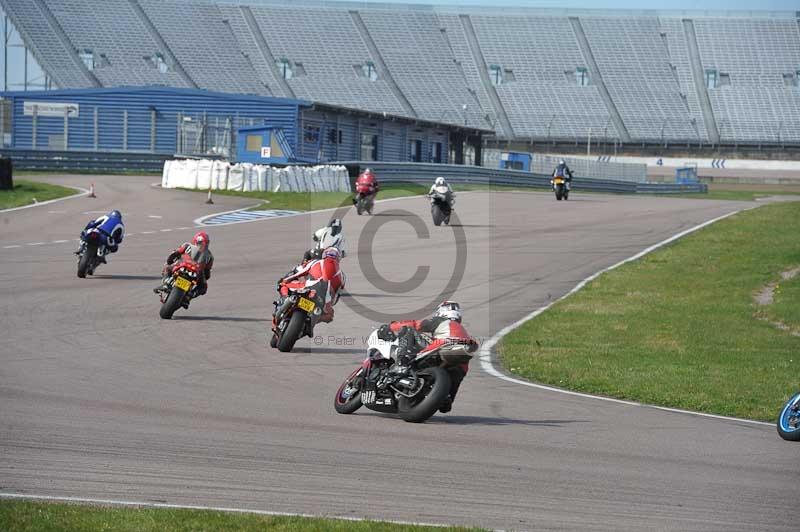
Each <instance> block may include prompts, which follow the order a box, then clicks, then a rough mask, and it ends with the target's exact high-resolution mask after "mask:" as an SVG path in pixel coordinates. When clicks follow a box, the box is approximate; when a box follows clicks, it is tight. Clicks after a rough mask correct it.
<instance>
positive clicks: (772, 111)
mask: <svg viewBox="0 0 800 532" xmlns="http://www.w3.org/2000/svg"><path fill="white" fill-rule="evenodd" d="M0 6H2V8H3V10H4V11H5V12H7V13H8V14H9V16H10V19H11V21H12V23H13V24H14V25H15V27H16V28H17V29H18V30H19V32H20V34H21V35H22V37H23V39H24V40H25V42H26V43H27V44H28V46H29V47H30V49H31V51H32V52H33V55H34V56H35V58H36V59H37V61H38V62H39V63H40V64H41V66H42V67H43V68H44V69H45V70H46V71H47V72H48V74H49V75H50V76H51V78H52V79H53V80H54V82H55V83H56V84H57V85H58V86H59V87H61V88H84V87H91V86H124V85H127V86H139V85H168V86H175V87H187V86H197V87H200V88H205V89H210V90H216V91H224V92H235V93H249V94H261V95H273V96H280V97H297V98H302V99H306V100H311V101H319V102H323V103H327V104H333V105H339V106H344V107H353V108H360V109H366V110H369V111H373V112H385V113H390V114H397V115H407V116H416V117H418V118H423V119H427V120H434V121H442V122H449V123H458V124H463V123H464V122H465V121H466V123H467V124H468V125H470V126H472V127H484V128H494V129H495V130H496V132H497V134H498V136H500V137H510V136H513V137H515V138H518V139H531V138H532V139H537V140H553V141H573V140H574V141H579V140H585V139H586V138H587V137H589V136H591V137H592V138H594V139H597V138H601V139H605V140H609V141H611V140H617V139H620V138H623V137H625V133H626V132H625V131H621V132H618V131H617V128H616V127H615V124H617V125H619V127H620V128H622V129H624V130H627V135H629V137H630V139H631V140H632V141H634V142H648V143H662V142H671V143H675V142H678V143H686V142H691V143H697V142H703V143H708V142H711V141H712V139H714V138H715V137H718V138H719V139H720V140H721V142H723V143H726V144H736V143H751V144H752V143H795V144H797V143H800V87H798V79H797V78H798V75H800V74H798V72H800V25H799V23H798V19H797V18H796V17H795V16H792V14H790V13H763V14H759V13H743V14H730V15H726V16H722V15H713V14H707V13H698V14H697V15H696V16H694V15H691V14H690V13H687V12H680V13H676V14H674V15H673V14H670V13H668V12H658V13H655V12H654V14H653V15H652V16H651V15H647V14H643V13H642V12H637V13H633V14H625V13H619V14H617V13H614V12H610V11H609V12H605V13H602V14H601V13H598V12H592V13H584V12H577V11H576V12H570V11H560V12H544V11H537V10H533V9H515V10H513V11H507V10H505V11H502V12H500V13H497V12H495V11H491V10H488V9H480V8H470V9H464V8H461V9H459V8H445V7H442V8H436V7H434V8H431V7H424V8H419V7H416V6H402V5H399V6H389V5H388V4H379V5H374V6H371V5H369V4H363V5H362V4H353V3H350V4H346V5H344V6H337V5H336V4H335V3H329V4H327V5H320V4H319V3H314V2H302V1H298V2H297V4H296V5H290V6H287V5H285V4H283V5H273V4H272V3H270V2H269V1H268V0H264V1H255V0H203V1H202V2H198V1H192V2H189V1H186V0H0ZM687 17H688V18H687ZM685 19H686V20H688V22H686V23H685V22H684V20H685ZM686 24H689V30H687V26H686ZM584 35H585V39H584V37H583V36H584ZM587 43H588V44H587ZM86 53H90V54H93V57H94V65H93V66H92V67H91V68H89V69H87V68H84V67H83V66H82V64H81V61H82V60H85V59H86V58H85V57H83V58H81V55H84V56H85V55H86ZM155 56H159V57H160V58H163V61H164V64H163V65H161V67H162V68H159V65H158V64H155V63H154V61H153V60H152V58H154V57H155ZM281 59H286V60H288V61H289V62H290V63H291V65H292V67H293V68H294V69H295V72H294V75H293V76H292V77H290V78H289V79H283V77H282V76H281V74H280V72H279V70H278V67H277V66H276V65H275V64H270V63H274V62H275V61H276V60H281ZM368 63H371V64H373V65H375V71H376V74H377V75H376V76H374V77H373V78H372V79H370V78H369V77H368V76H366V77H365V76H364V75H363V73H362V72H361V66H362V65H365V64H368ZM491 66H496V67H498V68H499V69H500V70H501V72H502V75H503V79H502V81H501V82H500V83H497V80H496V79H495V80H494V81H495V84H494V85H492V84H491V83H490V81H489V76H488V75H487V72H485V70H486V69H487V67H491ZM595 66H596V69H597V71H596V72H592V70H593V69H594V68H595ZM577 69H586V71H587V73H588V74H589V77H588V80H589V81H588V82H587V83H579V82H577V79H576V76H575V72H576V70H577ZM707 71H712V72H716V74H717V82H716V86H710V87H707V86H706V84H707V81H706V80H704V83H703V85H702V86H698V83H697V79H699V76H700V74H698V72H702V73H703V75H705V74H706V72H707ZM696 76H697V77H696ZM595 78H597V79H595ZM465 105H466V108H465V107H464V106H465ZM712 113H713V114H712ZM506 117H507V118H506ZM504 123H505V126H504ZM506 126H507V127H506ZM506 129H507V130H506Z"/></svg>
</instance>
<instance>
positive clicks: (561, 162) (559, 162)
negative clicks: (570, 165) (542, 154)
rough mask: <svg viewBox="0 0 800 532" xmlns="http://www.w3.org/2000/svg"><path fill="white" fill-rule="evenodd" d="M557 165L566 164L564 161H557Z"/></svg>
mask: <svg viewBox="0 0 800 532" xmlns="http://www.w3.org/2000/svg"><path fill="white" fill-rule="evenodd" d="M558 164H567V163H565V162H564V159H559V160H558Z"/></svg>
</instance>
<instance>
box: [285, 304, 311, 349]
mask: <svg viewBox="0 0 800 532" xmlns="http://www.w3.org/2000/svg"><path fill="white" fill-rule="evenodd" d="M305 325H306V313H305V312H303V311H302V310H295V311H294V312H293V313H292V317H291V318H289V325H287V326H286V328H285V329H284V330H283V332H282V333H281V336H280V338H278V351H280V352H282V353H288V352H289V351H291V350H292V349H294V344H295V342H297V340H299V339H300V335H301V334H303V329H304V328H305Z"/></svg>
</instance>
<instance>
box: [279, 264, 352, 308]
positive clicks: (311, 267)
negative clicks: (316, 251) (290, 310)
mask: <svg viewBox="0 0 800 532" xmlns="http://www.w3.org/2000/svg"><path fill="white" fill-rule="evenodd" d="M322 279H327V280H328V293H327V294H325V307H324V308H323V311H322V315H321V316H320V318H319V321H321V322H324V323H329V322H331V321H333V306H334V305H335V304H336V303H337V302H338V301H339V295H340V291H341V289H342V288H344V284H345V276H344V272H342V270H341V269H340V268H339V261H338V260H335V259H331V258H323V259H317V260H309V261H306V262H304V263H303V264H301V265H300V266H299V267H298V268H297V269H296V270H295V271H293V272H292V273H291V274H289V275H287V276H286V277H284V278H283V279H281V280H280V281H278V291H279V292H280V295H281V298H284V297H286V296H288V295H289V289H290V288H302V287H304V286H306V285H307V284H308V283H316V282H317V281H319V280H322Z"/></svg>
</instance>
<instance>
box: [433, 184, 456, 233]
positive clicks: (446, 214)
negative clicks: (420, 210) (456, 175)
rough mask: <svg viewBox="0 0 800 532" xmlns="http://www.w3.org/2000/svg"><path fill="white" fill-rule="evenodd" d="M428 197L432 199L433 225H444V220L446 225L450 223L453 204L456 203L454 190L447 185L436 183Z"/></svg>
mask: <svg viewBox="0 0 800 532" xmlns="http://www.w3.org/2000/svg"><path fill="white" fill-rule="evenodd" d="M428 197H429V198H430V201H431V215H432V216H433V225H436V226H439V225H442V222H444V224H445V225H449V224H450V215H451V214H452V212H453V205H455V203H456V198H455V197H454V195H453V191H452V190H450V188H449V187H448V186H447V185H434V186H433V190H432V191H431V192H430V193H429V194H428Z"/></svg>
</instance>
